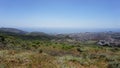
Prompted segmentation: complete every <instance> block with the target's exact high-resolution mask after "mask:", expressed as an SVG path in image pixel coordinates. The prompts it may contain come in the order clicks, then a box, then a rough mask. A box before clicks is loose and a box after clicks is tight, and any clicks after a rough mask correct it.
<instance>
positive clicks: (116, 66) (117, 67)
mask: <svg viewBox="0 0 120 68" xmlns="http://www.w3.org/2000/svg"><path fill="white" fill-rule="evenodd" d="M108 68H120V62H117V61H114V62H110V63H109V64H108Z"/></svg>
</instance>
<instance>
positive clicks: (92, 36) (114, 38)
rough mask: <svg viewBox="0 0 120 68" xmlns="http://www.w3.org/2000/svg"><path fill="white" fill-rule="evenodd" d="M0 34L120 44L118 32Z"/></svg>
mask: <svg viewBox="0 0 120 68" xmlns="http://www.w3.org/2000/svg"><path fill="white" fill-rule="evenodd" d="M0 33H4V34H7V35H12V36H16V37H19V38H22V39H44V40H52V41H56V42H83V41H99V40H105V41H107V42H110V43H113V42H117V44H120V43H119V42H120V32H112V31H110V32H84V33H69V34H47V33H44V32H26V31H23V30H19V29H16V28H0Z"/></svg>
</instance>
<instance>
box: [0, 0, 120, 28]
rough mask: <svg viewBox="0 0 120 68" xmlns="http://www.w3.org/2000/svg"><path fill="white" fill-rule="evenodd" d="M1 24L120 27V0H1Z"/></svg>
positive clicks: (54, 26) (46, 26)
mask: <svg viewBox="0 0 120 68" xmlns="http://www.w3.org/2000/svg"><path fill="white" fill-rule="evenodd" d="M0 27H21V28H70V29H71V28H75V29H77V28H82V29H84V28H85V29H90V28H92V29H94V28H120V0H0Z"/></svg>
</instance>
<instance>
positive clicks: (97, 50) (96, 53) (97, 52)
mask: <svg viewBox="0 0 120 68" xmlns="http://www.w3.org/2000/svg"><path fill="white" fill-rule="evenodd" d="M4 38H5V40H3V41H1V43H2V45H5V46H4V47H1V49H0V68H120V48H116V47H101V46H97V45H95V44H93V42H91V41H89V42H87V43H86V44H83V43H76V44H74V46H71V45H70V44H69V43H66V42H63V43H57V42H51V41H49V40H38V39H37V40H34V39H33V40H22V39H20V38H17V37H14V36H7V35H6V36H4Z"/></svg>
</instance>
